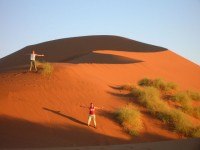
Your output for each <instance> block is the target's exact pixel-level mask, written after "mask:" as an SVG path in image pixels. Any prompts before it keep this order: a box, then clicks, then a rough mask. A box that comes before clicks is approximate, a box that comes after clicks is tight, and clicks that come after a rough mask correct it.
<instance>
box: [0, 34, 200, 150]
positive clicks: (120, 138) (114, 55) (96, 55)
mask: <svg viewBox="0 0 200 150" xmlns="http://www.w3.org/2000/svg"><path fill="white" fill-rule="evenodd" d="M95 38H96V37H95ZM101 38H102V37H101ZM115 38H116V37H114V39H115ZM70 40H74V39H67V42H68V44H69V42H70ZM75 40H76V42H77V40H79V39H76V38H75ZM87 40H88V39H86V41H87ZM98 40H99V38H97V39H95V40H94V41H93V44H94V45H92V46H91V45H90V46H88V47H89V48H88V47H86V48H85V49H84V48H82V49H81V52H79V51H75V52H74V51H73V50H71V51H69V50H68V51H67V53H66V54H65V55H64V54H63V52H64V48H65V46H61V47H59V46H60V45H59V44H61V45H62V44H63V43H64V44H63V45H65V43H66V40H64V41H54V44H51V43H49V42H47V43H42V44H39V45H36V47H38V49H39V48H41V47H48V46H49V45H51V47H52V46H54V47H53V48H54V49H59V48H61V51H58V52H57V53H55V55H53V56H52V54H53V53H54V52H55V51H54V52H53V50H51V49H50V50H49V53H48V52H47V51H45V55H46V57H47V58H48V59H49V61H53V62H54V63H53V64H52V65H53V66H54V72H53V74H52V76H51V77H43V76H42V75H41V74H40V73H34V72H28V71H27V70H28V63H27V60H23V59H22V60H20V61H19V63H18V62H17V61H16V63H13V61H15V60H16V59H17V58H18V57H20V55H21V53H22V52H21V51H20V52H17V53H14V54H12V55H10V56H9V57H7V58H4V59H2V60H0V66H2V65H3V66H5V64H6V63H7V64H8V65H7V66H6V67H7V68H6V67H4V68H1V73H0V83H1V84H0V93H1V94H0V122H1V123H0V148H58V147H84V146H86V147H85V148H88V146H104V145H119V144H129V143H131V144H133V143H146V142H148V143H146V144H147V145H148V144H149V145H148V146H149V148H146V149H151V143H149V142H157V141H168V140H178V139H187V138H186V137H183V136H181V135H178V134H177V133H174V132H172V131H170V130H169V127H168V126H167V125H166V124H164V123H163V122H161V121H159V120H158V119H156V118H154V117H152V116H151V115H150V114H148V113H147V111H146V110H145V109H144V108H141V107H140V106H136V107H138V108H140V110H141V112H142V117H143V124H144V129H143V131H142V133H141V134H140V136H138V137H132V136H130V135H128V134H127V133H126V132H124V130H123V128H122V127H121V126H120V125H119V124H118V123H117V122H116V121H115V120H114V119H113V115H112V112H113V111H115V109H116V108H118V107H120V106H124V105H126V104H128V103H130V102H131V99H130V98H129V97H127V96H124V95H123V93H121V91H120V90H118V89H117V88H116V87H117V86H119V85H122V84H126V83H133V84H137V81H138V80H139V79H141V78H144V77H149V78H163V79H165V80H166V81H171V82H175V83H177V84H178V85H179V87H180V89H181V90H185V89H190V90H195V91H200V78H199V76H200V67H199V66H198V65H196V64H194V63H192V62H190V61H188V60H186V59H184V58H182V57H180V56H178V55H177V54H175V53H173V52H172V51H170V50H166V49H165V50H164V49H163V48H160V47H154V46H151V45H145V44H143V43H139V44H138V43H137V42H136V43H134V42H133V43H131V41H129V40H128V41H127V39H122V41H123V42H121V43H120V44H121V45H123V44H124V46H122V47H120V46H121V45H114V47H113V45H112V44H111V45H109V44H108V43H109V42H108V43H107V46H105V47H102V46H101V43H98V42H97V41H98ZM107 40H108V39H107ZM115 40H116V39H115ZM117 40H118V39H117ZM86 41H84V40H82V41H81V40H80V41H78V42H79V44H80V43H81V42H82V45H84V43H85V42H86ZM55 42H56V44H57V45H56V44H55ZM62 42H63V43H62ZM95 42H96V43H95ZM104 42H105V41H104ZM113 43H114V42H113ZM95 44H96V45H95ZM137 44H138V45H137ZM126 45H128V46H126ZM133 45H137V46H135V47H134V46H133ZM56 46H57V47H56ZM30 47H31V48H30ZM30 47H27V48H25V49H22V51H23V53H27V52H28V51H30V49H32V48H33V46H30ZM62 47H64V48H63V49H62ZM80 47H81V45H78V47H77V49H78V48H80ZM71 48H74V47H73V46H71ZM93 48H97V49H93ZM102 48H110V49H102ZM119 48H120V49H119ZM122 48H124V49H125V50H122ZM131 48H132V49H131ZM114 49H117V50H114ZM135 49H137V50H135ZM142 49H143V51H142ZM138 50H140V51H138ZM24 51H25V52H24ZM39 52H41V53H42V52H43V51H42V50H41V51H39ZM19 54H20V55H19ZM50 54H51V55H50ZM50 56H51V57H50ZM64 58H65V59H64ZM48 59H47V60H48ZM61 59H62V61H59V60H61ZM183 66H184V67H183ZM9 67H10V68H15V69H11V70H9V71H5V70H8V68H9ZM90 102H93V103H94V104H95V105H96V106H100V107H103V109H102V110H96V114H97V129H95V128H94V127H93V126H90V127H87V125H86V123H87V117H88V109H84V108H82V107H80V106H81V105H85V106H89V104H90ZM195 123H197V124H200V120H198V119H196V120H195ZM193 142H194V143H196V142H197V140H192V141H190V142H189V143H193ZM172 143H174V142H173V141H172ZM175 143H176V142H175ZM181 143H183V144H181V145H184V144H185V142H181ZM186 143H187V142H186ZM163 144H165V143H163ZM139 145H140V146H141V144H139ZM139 145H133V146H135V148H137V147H138V148H140V146H139ZM158 145H159V144H158ZM166 145H167V144H166ZM175 145H176V144H175ZM195 145H196V144H194V146H195ZM128 147H129V145H128V146H127V148H128ZM130 147H131V146H130ZM183 147H184V148H187V147H185V146H183ZM90 148H91V149H92V148H93V147H90ZM98 148H101V147H98ZM98 148H97V149H98ZM104 148H105V149H106V148H108V147H103V149H104ZM116 148H120V146H114V149H116ZM141 148H142V147H141ZM72 149H73V148H72ZM83 149H84V148H83ZM143 149H144V148H143Z"/></svg>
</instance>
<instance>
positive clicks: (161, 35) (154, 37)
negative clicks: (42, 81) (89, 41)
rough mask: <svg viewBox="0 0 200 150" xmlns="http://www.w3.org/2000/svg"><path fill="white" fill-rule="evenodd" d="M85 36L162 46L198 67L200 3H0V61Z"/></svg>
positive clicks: (112, 0) (136, 0)
mask: <svg viewBox="0 0 200 150" xmlns="http://www.w3.org/2000/svg"><path fill="white" fill-rule="evenodd" d="M88 35H116V36H122V37H126V38H130V39H133V40H136V41H140V42H144V43H148V44H152V45H157V46H161V47H165V48H167V49H170V50H171V51H173V52H175V53H177V54H178V55H181V56H183V57H184V58H186V59H188V60H190V61H192V62H194V63H196V64H198V65H200V0H0V58H2V57H5V56H7V55H9V54H11V53H13V52H15V51H18V50H20V49H22V48H23V47H26V46H28V45H34V44H37V43H42V42H45V41H51V40H55V39H62V38H70V37H78V36H88ZM169 61H170V60H169Z"/></svg>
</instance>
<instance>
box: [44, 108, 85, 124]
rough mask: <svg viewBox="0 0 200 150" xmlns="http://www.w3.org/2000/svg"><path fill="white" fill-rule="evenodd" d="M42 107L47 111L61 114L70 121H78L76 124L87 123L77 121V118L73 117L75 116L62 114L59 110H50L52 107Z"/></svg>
mask: <svg viewBox="0 0 200 150" xmlns="http://www.w3.org/2000/svg"><path fill="white" fill-rule="evenodd" d="M42 109H44V110H46V111H49V112H52V113H54V114H56V115H59V116H62V117H64V118H67V119H69V120H71V121H73V122H76V123H78V124H82V125H87V124H86V123H84V122H81V121H79V120H77V119H75V118H73V117H70V116H67V115H65V114H62V113H61V112H60V111H55V110H52V109H49V108H45V107H43V108H42Z"/></svg>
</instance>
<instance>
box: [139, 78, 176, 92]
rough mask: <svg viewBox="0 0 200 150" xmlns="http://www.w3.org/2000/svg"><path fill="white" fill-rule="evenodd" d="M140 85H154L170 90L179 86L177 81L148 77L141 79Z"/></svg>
mask: <svg viewBox="0 0 200 150" xmlns="http://www.w3.org/2000/svg"><path fill="white" fill-rule="evenodd" d="M138 85H140V86H152V87H155V88H157V89H159V90H163V91H169V90H174V89H176V88H177V86H176V84H175V83H172V82H165V81H163V80H162V79H159V78H158V79H154V80H152V79H148V78H144V79H141V80H139V82H138Z"/></svg>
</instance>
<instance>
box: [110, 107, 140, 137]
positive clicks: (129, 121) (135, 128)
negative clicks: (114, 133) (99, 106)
mask: <svg viewBox="0 0 200 150" xmlns="http://www.w3.org/2000/svg"><path fill="white" fill-rule="evenodd" d="M114 114H115V118H116V119H117V120H118V121H119V123H120V124H121V125H122V126H123V127H124V129H125V130H126V131H127V132H128V133H129V134H130V135H133V136H137V135H139V132H140V131H141V129H142V127H143V125H142V121H141V113H140V111H138V110H137V109H136V108H135V107H134V106H133V105H131V104H129V105H127V106H124V107H121V108H119V109H117V110H116V112H114Z"/></svg>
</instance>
